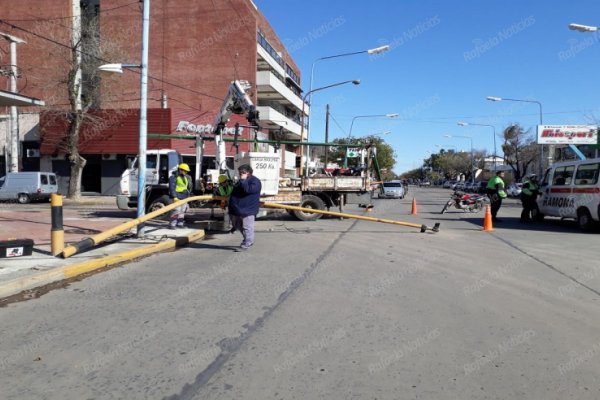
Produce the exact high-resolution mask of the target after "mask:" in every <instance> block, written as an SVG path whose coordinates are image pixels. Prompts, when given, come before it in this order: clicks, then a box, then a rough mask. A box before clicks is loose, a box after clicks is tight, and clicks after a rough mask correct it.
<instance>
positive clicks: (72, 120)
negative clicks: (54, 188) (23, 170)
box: [28, 9, 131, 200]
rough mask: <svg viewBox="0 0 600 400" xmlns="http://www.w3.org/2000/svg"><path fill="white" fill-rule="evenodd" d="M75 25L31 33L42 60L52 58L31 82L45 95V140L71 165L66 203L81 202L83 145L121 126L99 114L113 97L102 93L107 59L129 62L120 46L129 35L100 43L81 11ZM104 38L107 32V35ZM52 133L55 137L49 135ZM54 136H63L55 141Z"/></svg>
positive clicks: (90, 16) (52, 25)
mask: <svg viewBox="0 0 600 400" xmlns="http://www.w3.org/2000/svg"><path fill="white" fill-rule="evenodd" d="M73 14H74V15H75V17H73V18H72V19H71V20H49V21H44V22H43V24H40V25H39V26H35V27H33V28H32V29H31V31H30V32H29V34H30V36H29V43H30V46H36V47H38V48H39V52H40V54H43V53H46V54H48V58H47V60H45V63H44V65H43V66H42V67H38V68H36V69H32V70H30V71H29V73H28V80H29V82H30V84H32V86H37V87H39V88H40V89H41V90H43V92H44V93H45V95H44V100H45V101H46V104H47V106H46V107H44V109H43V113H44V125H43V126H42V129H44V128H46V130H44V131H43V132H42V135H43V136H42V137H43V140H44V141H46V142H47V144H50V145H52V146H54V147H55V149H57V151H58V152H60V153H64V154H66V155H67V159H68V161H69V163H70V180H69V188H68V194H67V197H69V198H71V199H75V200H76V199H79V198H80V196H81V178H82V172H83V168H84V167H85V165H86V163H87V161H86V159H85V158H84V157H83V156H82V155H81V153H80V146H81V144H82V141H83V142H86V141H90V140H94V138H97V137H98V136H99V135H98V134H99V133H100V132H101V131H103V130H104V129H106V128H108V127H109V126H110V125H111V124H115V123H116V122H118V116H117V115H116V114H121V113H125V112H127V111H125V110H122V111H116V110H115V111H113V113H112V115H111V116H110V118H107V114H106V113H99V112H97V110H98V109H99V108H100V106H101V104H102V102H103V101H110V98H111V97H112V96H111V93H110V92H107V91H106V90H104V89H103V92H101V91H100V85H99V82H100V77H99V76H98V67H99V66H100V65H101V64H104V63H106V61H105V60H107V59H121V60H122V59H125V58H126V56H125V55H124V54H123V51H122V50H121V49H120V47H119V45H118V44H117V43H122V39H123V38H125V37H127V36H128V35H130V34H131V32H128V31H126V30H124V31H122V32H110V34H107V35H105V36H106V37H110V38H111V39H110V40H106V39H105V38H104V37H103V39H102V40H101V39H100V25H99V18H98V16H97V15H95V14H94V13H89V12H86V10H85V9H83V13H81V15H80V17H77V15H78V13H77V12H76V10H75V11H74V13H73ZM104 33H106V32H103V34H104ZM50 131H52V133H54V134H49V133H50ZM56 131H61V132H64V134H59V135H56V134H55V133H56Z"/></svg>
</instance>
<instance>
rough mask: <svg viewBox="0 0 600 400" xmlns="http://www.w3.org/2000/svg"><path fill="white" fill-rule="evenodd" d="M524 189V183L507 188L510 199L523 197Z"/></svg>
mask: <svg viewBox="0 0 600 400" xmlns="http://www.w3.org/2000/svg"><path fill="white" fill-rule="evenodd" d="M522 189H523V184H522V183H511V184H510V185H508V187H507V188H506V194H507V195H509V196H510V197H519V196H520V195H521V190H522Z"/></svg>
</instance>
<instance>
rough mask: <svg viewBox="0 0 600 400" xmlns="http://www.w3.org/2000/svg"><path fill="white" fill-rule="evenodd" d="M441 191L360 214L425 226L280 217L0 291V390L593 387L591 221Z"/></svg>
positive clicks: (208, 394)
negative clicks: (477, 203)
mask: <svg viewBox="0 0 600 400" xmlns="http://www.w3.org/2000/svg"><path fill="white" fill-rule="evenodd" d="M413 195H414V196H415V197H416V199H417V202H418V211H419V214H418V215H417V216H411V215H409V214H410V201H411V200H412V196H413ZM449 195H450V192H449V191H448V190H443V189H435V188H423V189H413V188H411V192H410V193H409V196H408V197H407V198H406V199H404V200H381V201H379V200H378V201H377V202H376V207H375V210H374V212H373V213H371V214H369V215H372V216H375V217H382V218H393V219H399V220H404V221H409V222H417V223H425V224H427V225H430V226H431V225H433V223H434V222H437V221H439V222H441V223H442V225H441V231H440V232H439V233H436V234H434V233H420V232H419V231H418V230H416V229H412V228H405V227H398V226H394V225H386V224H379V223H371V222H364V221H356V220H349V219H345V220H342V221H340V220H338V219H333V218H331V219H323V220H320V221H316V222H299V221H294V220H292V219H288V218H287V216H281V217H280V218H276V219H269V220H262V221H260V222H258V223H257V241H256V244H255V245H254V246H253V247H252V248H251V250H250V251H248V252H241V253H240V252H234V251H233V249H234V248H235V246H236V245H238V244H239V242H240V237H239V236H237V235H217V236H213V237H211V238H209V239H208V240H206V241H203V242H200V243H197V244H195V245H193V246H191V247H189V248H186V249H183V250H180V251H177V252H175V253H170V254H161V255H156V256H152V257H150V258H146V259H143V260H141V261H139V262H136V263H131V264H129V265H126V266H124V267H120V268H116V269H113V270H110V271H107V272H104V273H101V274H98V275H95V276H92V277H89V278H87V279H85V280H83V281H81V282H76V283H73V284H71V285H70V286H69V287H67V288H65V289H59V290H55V291H52V292H50V293H48V294H46V295H44V296H43V297H41V298H39V299H34V300H30V301H27V302H22V303H16V304H12V305H10V306H8V307H6V308H2V309H0V339H1V341H0V372H1V373H0V387H1V388H2V394H1V395H0V397H2V398H6V399H557V400H558V399H561V400H562V399H598V398H600V381H599V380H598V371H599V370H600V355H599V353H600V339H599V338H600V311H599V307H598V306H599V304H600V279H599V278H600V263H599V262H598V257H597V245H598V239H599V237H600V236H598V234H597V233H596V234H585V233H581V232H579V231H578V229H577V228H576V226H575V224H574V223H572V222H568V221H558V220H554V221H551V222H546V223H543V224H540V225H520V224H519V223H518V215H519V213H520V207H519V205H518V204H517V202H516V201H515V200H509V201H507V202H506V204H505V205H504V206H503V208H502V209H501V210H500V213H499V217H500V218H502V219H503V222H502V223H501V224H497V226H495V228H496V230H495V231H494V232H481V225H482V220H483V213H482V212H481V213H479V214H465V213H463V212H460V211H458V210H453V211H451V212H448V213H446V214H444V215H440V214H439V211H440V210H441V208H442V205H443V203H444V201H445V200H446V199H447V198H448V197H449ZM352 209H353V208H350V207H349V209H348V211H350V210H352ZM354 210H356V211H357V212H359V213H361V214H362V213H364V211H362V209H358V208H357V209H354ZM359 210H360V211H359Z"/></svg>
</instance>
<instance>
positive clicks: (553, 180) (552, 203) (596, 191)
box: [534, 158, 600, 230]
mask: <svg viewBox="0 0 600 400" xmlns="http://www.w3.org/2000/svg"><path fill="white" fill-rule="evenodd" d="M599 175H600V158H594V159H589V160H573V161H566V162H560V163H556V164H554V165H552V166H551V167H550V168H548V170H547V171H546V173H545V175H544V178H543V180H542V182H541V183H540V193H541V196H540V197H538V199H537V203H538V207H539V213H538V214H536V215H534V218H535V219H538V220H541V219H543V218H544V216H551V217H561V218H569V219H571V218H572V219H575V220H577V223H578V225H579V227H580V228H581V229H583V230H590V229H592V228H593V227H594V226H595V225H597V224H598V222H599V221H600V217H599V214H600V180H599Z"/></svg>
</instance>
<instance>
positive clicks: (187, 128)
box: [175, 121, 244, 136]
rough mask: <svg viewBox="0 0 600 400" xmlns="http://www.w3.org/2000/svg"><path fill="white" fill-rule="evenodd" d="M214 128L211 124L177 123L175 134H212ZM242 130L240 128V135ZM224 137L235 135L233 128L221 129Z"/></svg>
mask: <svg viewBox="0 0 600 400" xmlns="http://www.w3.org/2000/svg"><path fill="white" fill-rule="evenodd" d="M213 131H214V126H213V125H211V124H192V123H190V122H188V121H179V123H178V124H177V128H175V132H187V133H193V134H202V133H213ZM243 132H244V128H242V127H240V129H239V134H240V135H242V133H243ZM223 134H224V135H232V136H233V135H235V127H233V128H225V129H223Z"/></svg>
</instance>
